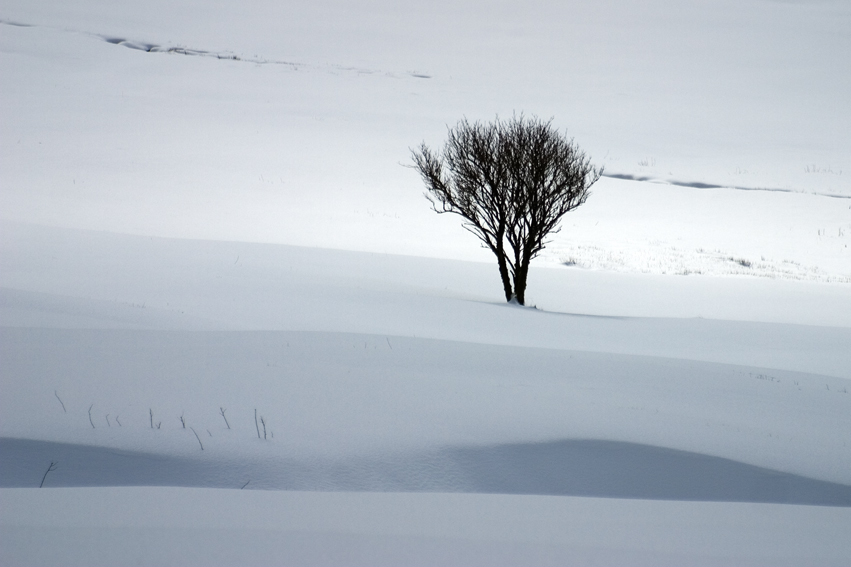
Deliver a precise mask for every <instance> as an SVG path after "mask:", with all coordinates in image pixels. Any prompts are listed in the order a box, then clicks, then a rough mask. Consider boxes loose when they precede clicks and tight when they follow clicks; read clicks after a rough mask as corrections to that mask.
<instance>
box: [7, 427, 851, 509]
mask: <svg viewBox="0 0 851 567" xmlns="http://www.w3.org/2000/svg"><path fill="white" fill-rule="evenodd" d="M194 450H195V451H197V448H195V449H194ZM197 452H198V453H200V451H197ZM57 461H58V462H61V463H62V467H61V469H57V470H56V471H55V472H53V473H52V474H51V475H50V476H49V477H48V480H47V482H46V483H45V487H51V486H52V487H58V486H66V487H67V486H187V487H208V488H248V487H249V486H250V488H260V489H276V490H325V491H372V492H387V491H402V492H467V493H490V494H537V495H559V496H589V497H605V498H639V499H650V500H688V501H714V502H763V503H782V504H805V505H816V506H844V507H851V486H846V485H843V484H838V483H833V482H825V481H820V480H814V479H811V478H806V477H803V476H799V475H794V474H789V473H784V472H779V471H775V470H770V469H766V468H762V467H757V466H753V465H748V464H744V463H740V462H737V461H732V460H729V459H722V458H719V457H711V456H708V455H702V454H699V453H691V452H687V451H678V450H673V449H666V448H663V447H654V446H650V445H641V444H637V443H624V442H617V441H595V440H581V439H580V440H576V439H569V440H562V441H551V442H544V443H516V444H504V445H494V446H484V447H473V446H465V447H448V448H445V449H442V450H436V451H432V452H426V453H418V454H417V453H393V454H386V455H383V456H372V457H350V458H348V459H340V460H330V459H329V460H322V459H311V460H308V461H299V460H296V459H281V458H276V457H270V458H269V459H267V460H263V461H254V462H251V461H250V460H245V459H243V460H240V461H233V460H227V459H218V460H216V459H209V458H202V457H195V458H189V457H175V456H165V455H156V454H147V453H141V452H132V451H122V450H118V449H111V448H106V447H93V446H86V445H74V444H67V443H52V442H46V441H32V440H26V439H11V438H0V487H6V488H12V487H36V486H38V483H39V481H40V480H41V478H42V475H43V474H44V471H45V469H46V467H47V466H48V464H49V463H50V462H57ZM246 479H251V481H250V482H251V484H250V485H249V486H246V485H247V483H246Z"/></svg>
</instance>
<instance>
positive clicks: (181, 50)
mask: <svg viewBox="0 0 851 567" xmlns="http://www.w3.org/2000/svg"><path fill="white" fill-rule="evenodd" d="M0 25H7V26H14V27H20V28H39V27H44V28H49V29H56V28H52V27H51V26H38V25H33V24H25V23H21V22H12V21H8V20H0ZM60 31H63V32H67V33H77V34H82V35H86V36H88V37H94V38H97V39H100V40H102V41H105V42H106V43H109V44H111V45H118V46H121V47H126V48H128V49H133V50H135V51H142V52H145V53H166V54H176V55H187V56H192V57H208V58H212V59H218V60H221V61H235V62H240V63H253V64H255V65H277V66H282V67H286V68H289V69H291V70H293V71H298V70H300V69H306V70H313V71H325V72H330V73H341V72H348V73H354V74H357V75H377V76H385V77H391V78H413V79H431V78H432V76H431V75H428V74H425V73H421V72H417V71H404V72H392V71H381V70H378V69H368V68H364V67H351V66H345V65H314V64H308V63H299V62H295V61H284V60H280V59H269V58H266V57H261V56H259V55H254V56H243V55H237V54H235V53H233V52H231V51H209V50H205V49H194V48H189V47H184V46H179V45H177V46H171V47H170V46H167V45H159V44H156V43H150V42H146V41H139V40H134V39H128V38H123V37H116V36H110V35H102V34H96V33H90V32H81V31H78V30H69V29H62V30H60Z"/></svg>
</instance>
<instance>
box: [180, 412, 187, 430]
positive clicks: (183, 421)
mask: <svg viewBox="0 0 851 567" xmlns="http://www.w3.org/2000/svg"><path fill="white" fill-rule="evenodd" d="M180 423H181V424H183V429H186V420H185V419H183V414H180Z"/></svg>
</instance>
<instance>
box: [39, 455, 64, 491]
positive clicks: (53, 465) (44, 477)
mask: <svg viewBox="0 0 851 567" xmlns="http://www.w3.org/2000/svg"><path fill="white" fill-rule="evenodd" d="M58 464H59V461H50V466H49V467H47V470H46V471H44V476H43V477H41V484H39V485H38V487H39V488H42V487H43V486H44V479H46V478H47V473H49V472H53V471H55V470H56V465H58Z"/></svg>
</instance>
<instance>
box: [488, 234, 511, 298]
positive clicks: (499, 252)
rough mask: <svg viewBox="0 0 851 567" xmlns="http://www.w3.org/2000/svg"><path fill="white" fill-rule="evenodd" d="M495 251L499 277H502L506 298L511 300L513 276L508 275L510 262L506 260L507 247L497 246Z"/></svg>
mask: <svg viewBox="0 0 851 567" xmlns="http://www.w3.org/2000/svg"><path fill="white" fill-rule="evenodd" d="M493 253H494V254H495V255H496V262H497V264H498V265H499V277H501V278H502V289H503V291H504V292H505V300H506V301H511V297H512V295H513V293H512V292H511V278H510V277H509V276H508V262H506V261H505V248H503V247H502V246H501V245H500V246H497V248H496V250H494V251H493Z"/></svg>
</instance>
